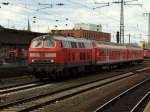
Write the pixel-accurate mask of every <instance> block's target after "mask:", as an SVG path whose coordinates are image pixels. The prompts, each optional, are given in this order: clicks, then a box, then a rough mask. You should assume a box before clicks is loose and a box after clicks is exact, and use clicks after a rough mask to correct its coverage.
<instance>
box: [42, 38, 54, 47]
mask: <svg viewBox="0 0 150 112" xmlns="http://www.w3.org/2000/svg"><path fill="white" fill-rule="evenodd" d="M54 47H55V41H54V40H45V41H44V48H54Z"/></svg>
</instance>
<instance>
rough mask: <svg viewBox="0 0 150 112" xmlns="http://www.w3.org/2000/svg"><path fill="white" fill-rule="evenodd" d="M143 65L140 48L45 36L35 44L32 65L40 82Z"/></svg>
mask: <svg viewBox="0 0 150 112" xmlns="http://www.w3.org/2000/svg"><path fill="white" fill-rule="evenodd" d="M142 61H143V50H142V49H141V48H138V47H132V46H126V45H119V44H111V43H109V44H108V43H107V44H106V43H100V42H97V41H93V40H87V39H83V38H73V37H63V36H51V35H44V36H40V37H37V38H35V39H33V40H32V42H31V45H30V48H29V54H28V63H29V65H30V66H31V67H32V69H33V73H34V75H35V76H36V77H37V78H41V79H42V78H45V77H49V78H56V77H60V76H64V75H66V74H67V73H69V72H71V73H72V74H73V73H77V72H82V71H87V70H88V71H89V70H93V69H97V68H99V67H100V65H101V66H102V65H112V64H122V63H132V62H138V63H140V62H142Z"/></svg>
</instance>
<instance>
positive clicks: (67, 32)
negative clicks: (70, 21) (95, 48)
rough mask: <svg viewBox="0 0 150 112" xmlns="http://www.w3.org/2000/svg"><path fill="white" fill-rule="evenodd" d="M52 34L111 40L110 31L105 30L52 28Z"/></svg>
mask: <svg viewBox="0 0 150 112" xmlns="http://www.w3.org/2000/svg"><path fill="white" fill-rule="evenodd" d="M50 34H52V35H63V36H73V37H79V38H86V39H90V40H97V41H105V42H110V41H111V35H110V33H105V32H97V31H89V30H82V29H80V30H75V29H73V30H51V32H50Z"/></svg>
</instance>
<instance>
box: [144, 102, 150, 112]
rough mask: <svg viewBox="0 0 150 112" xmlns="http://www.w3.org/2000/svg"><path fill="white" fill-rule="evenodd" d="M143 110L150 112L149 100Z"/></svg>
mask: <svg viewBox="0 0 150 112" xmlns="http://www.w3.org/2000/svg"><path fill="white" fill-rule="evenodd" d="M143 112H150V102H149V103H148V104H147V106H146V108H145V109H144V111H143Z"/></svg>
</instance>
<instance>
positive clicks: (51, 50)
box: [28, 37, 57, 72]
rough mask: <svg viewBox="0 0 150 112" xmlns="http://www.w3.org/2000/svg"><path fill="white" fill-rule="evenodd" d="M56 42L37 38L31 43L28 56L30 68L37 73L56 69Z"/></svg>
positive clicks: (50, 39)
mask: <svg viewBox="0 0 150 112" xmlns="http://www.w3.org/2000/svg"><path fill="white" fill-rule="evenodd" d="M56 53H57V49H56V41H55V40H54V39H52V38H49V37H48V38H44V37H42V38H37V39H34V40H33V41H32V42H31V45H30V48H29V54H28V62H29V65H30V67H31V68H32V69H33V70H36V71H37V72H53V71H54V70H55V69H56Z"/></svg>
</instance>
